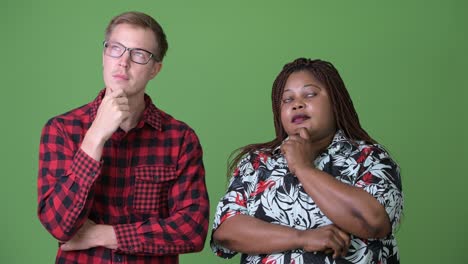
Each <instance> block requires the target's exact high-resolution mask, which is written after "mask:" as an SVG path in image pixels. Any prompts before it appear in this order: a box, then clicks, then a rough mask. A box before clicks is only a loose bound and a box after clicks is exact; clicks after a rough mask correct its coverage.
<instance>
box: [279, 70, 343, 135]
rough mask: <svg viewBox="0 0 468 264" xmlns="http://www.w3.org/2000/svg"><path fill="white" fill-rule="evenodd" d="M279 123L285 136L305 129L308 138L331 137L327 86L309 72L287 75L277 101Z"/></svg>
mask: <svg viewBox="0 0 468 264" xmlns="http://www.w3.org/2000/svg"><path fill="white" fill-rule="evenodd" d="M281 123H282V124H283V127H284V130H285V131H286V133H287V134H288V135H289V136H291V135H297V134H298V129H299V128H306V129H307V131H308V132H309V135H310V139H311V140H312V141H320V140H324V139H329V138H330V137H331V138H333V136H334V134H335V132H336V122H335V118H334V115H333V109H332V106H331V102H330V97H329V95H328V91H327V88H326V87H325V86H324V85H323V84H321V83H320V82H318V81H317V79H316V78H315V77H314V76H313V75H312V74H311V73H310V72H308V71H299V72H295V73H292V74H291V75H289V78H288V80H287V81H286V85H285V87H284V92H283V95H282V100H281Z"/></svg>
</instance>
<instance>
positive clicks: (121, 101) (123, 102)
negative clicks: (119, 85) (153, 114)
mask: <svg viewBox="0 0 468 264" xmlns="http://www.w3.org/2000/svg"><path fill="white" fill-rule="evenodd" d="M129 116H130V107H129V105H128V98H127V96H126V95H125V92H124V91H123V90H122V89H117V90H113V91H111V90H110V89H107V90H106V94H105V96H104V98H103V99H102V102H101V104H100V105H99V108H98V111H97V114H96V118H95V119H94V121H93V124H92V125H91V127H90V129H89V130H91V131H92V132H93V133H95V134H96V136H97V137H99V138H102V139H103V140H104V141H106V140H108V139H109V138H110V137H111V136H112V134H113V133H114V132H115V131H116V130H117V128H118V127H119V126H120V124H122V122H123V121H124V120H125V119H127V118H128V117H129Z"/></svg>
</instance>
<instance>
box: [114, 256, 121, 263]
mask: <svg viewBox="0 0 468 264" xmlns="http://www.w3.org/2000/svg"><path fill="white" fill-rule="evenodd" d="M114 261H116V262H121V261H122V257H121V256H120V255H115V256H114Z"/></svg>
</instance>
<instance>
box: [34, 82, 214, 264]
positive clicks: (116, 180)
mask: <svg viewBox="0 0 468 264" xmlns="http://www.w3.org/2000/svg"><path fill="white" fill-rule="evenodd" d="M104 93H105V90H102V91H101V92H100V94H99V95H98V97H97V98H96V99H95V100H94V101H92V102H91V103H89V104H87V105H84V106H82V107H80V108H77V109H75V110H72V111H70V112H68V113H65V114H63V115H60V116H57V117H55V118H52V119H51V120H49V121H48V122H47V124H46V125H45V127H44V129H43V131H42V137H41V143H40V154H39V155H40V158H39V178H38V194H39V196H38V204H39V205H38V215H39V219H40V221H41V222H42V224H43V225H44V227H45V228H46V229H47V230H48V231H49V232H50V233H51V234H52V235H53V236H54V237H55V238H56V239H58V240H60V241H68V240H69V239H71V238H72V237H73V235H74V234H75V233H76V232H77V231H78V230H79V228H80V227H81V226H82V224H83V223H84V222H85V220H86V219H87V218H89V219H91V220H93V221H94V222H96V223H97V224H107V225H112V226H113V228H114V230H115V233H116V236H117V241H118V249H117V250H111V249H107V248H104V247H95V248H91V249H88V250H79V251H70V252H66V251H61V250H60V248H59V249H58V252H57V259H56V262H57V263H80V264H81V263H93V264H94V263H136V264H139V263H171V264H172V263H178V254H181V253H186V252H194V251H200V250H201V249H202V248H203V245H204V241H205V238H206V233H207V228H208V217H209V201H208V194H207V191H206V186H205V178H204V177H205V171H204V167H203V161H202V149H201V146H200V144H199V141H198V138H197V136H196V135H195V132H194V131H193V130H192V129H191V128H190V127H189V126H187V125H186V124H184V123H183V122H180V121H178V120H175V119H174V118H173V117H171V116H170V115H168V114H166V113H164V112H163V111H161V110H159V109H157V108H156V107H155V106H154V104H153V103H152V101H151V99H150V97H149V96H147V95H145V103H146V108H145V111H144V113H143V117H142V119H141V121H140V122H139V123H138V125H137V126H136V127H135V128H134V129H132V130H130V131H129V132H128V133H125V132H124V131H123V130H121V129H120V128H119V129H118V130H117V131H116V132H115V133H114V134H113V135H112V137H111V138H110V139H109V140H108V141H107V142H106V144H105V146H104V150H103V154H102V160H101V161H100V162H98V161H96V160H94V159H92V158H91V157H89V156H88V155H87V154H86V153H85V152H83V151H82V150H81V149H80V145H81V142H82V140H83V138H84V136H85V134H86V131H87V130H88V128H89V127H90V126H91V123H92V122H93V120H94V118H95V116H96V113H97V109H98V107H99V105H100V103H101V101H102V98H103V96H104Z"/></svg>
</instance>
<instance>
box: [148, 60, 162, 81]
mask: <svg viewBox="0 0 468 264" xmlns="http://www.w3.org/2000/svg"><path fill="white" fill-rule="evenodd" d="M162 66H163V64H162V62H155V63H154V65H153V68H152V69H151V75H150V76H151V79H153V78H154V77H156V75H158V73H159V72H160V71H161V69H162Z"/></svg>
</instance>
